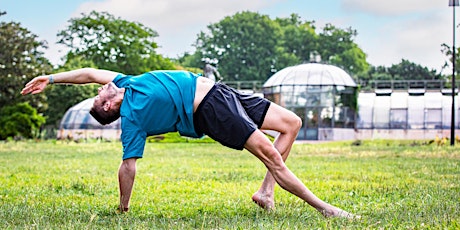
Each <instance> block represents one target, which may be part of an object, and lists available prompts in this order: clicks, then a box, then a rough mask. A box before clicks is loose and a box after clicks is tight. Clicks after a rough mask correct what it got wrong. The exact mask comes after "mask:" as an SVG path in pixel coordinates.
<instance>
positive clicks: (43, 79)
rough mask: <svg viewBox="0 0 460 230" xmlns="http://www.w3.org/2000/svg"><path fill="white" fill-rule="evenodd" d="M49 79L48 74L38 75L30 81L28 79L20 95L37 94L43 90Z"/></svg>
mask: <svg viewBox="0 0 460 230" xmlns="http://www.w3.org/2000/svg"><path fill="white" fill-rule="evenodd" d="M48 83H49V79H48V76H39V77H36V78H34V79H32V80H31V81H29V82H28V83H27V84H26V86H25V87H24V88H23V89H22V90H21V94H22V95H26V94H29V93H30V94H37V93H41V92H43V90H44V89H45V88H46V85H48Z"/></svg>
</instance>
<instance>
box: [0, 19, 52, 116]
mask: <svg viewBox="0 0 460 230" xmlns="http://www.w3.org/2000/svg"><path fill="white" fill-rule="evenodd" d="M4 14H6V13H4V12H3V13H1V12H0V17H1V16H2V15H4ZM46 45H47V44H46V42H45V41H38V40H37V35H35V34H33V33H31V32H30V31H29V30H27V29H26V28H23V27H22V26H21V24H20V23H17V22H3V21H2V22H0V47H1V48H0V49H1V51H0V108H3V107H4V106H10V105H14V104H17V103H20V102H25V101H28V102H30V104H31V105H32V106H33V107H35V108H38V110H39V111H44V110H45V109H46V101H45V99H46V97H45V95H34V96H25V97H24V96H21V94H20V92H21V89H22V88H23V87H24V85H25V84H26V82H28V81H29V80H30V79H32V78H33V77H35V76H37V75H42V74H46V73H49V72H50V71H51V65H50V63H49V61H48V60H47V59H46V58H45V57H44V56H43V52H42V50H44V49H46V48H47V46H46Z"/></svg>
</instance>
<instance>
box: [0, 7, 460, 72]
mask: <svg viewBox="0 0 460 230" xmlns="http://www.w3.org/2000/svg"><path fill="white" fill-rule="evenodd" d="M448 3H449V0H386V1H382V0H323V1H319V0H317V1H313V0H250V1H248V0H193V1H192V0H129V1H127V0H97V1H96V0H93V1H89V0H68V1H63V0H0V11H6V12H7V15H5V16H2V17H1V19H0V20H1V21H16V22H20V23H21V24H22V26H23V27H26V28H27V29H29V30H30V31H31V32H32V33H34V34H36V35H38V36H39V38H40V39H41V40H46V41H48V43H49V47H50V48H49V49H48V50H47V51H46V53H45V56H46V57H47V58H49V59H50V60H51V61H52V62H53V63H54V64H57V63H59V60H60V58H61V57H62V56H63V55H64V53H65V51H62V48H63V47H59V46H58V45H56V44H55V42H56V34H57V32H58V31H59V30H62V29H65V28H66V26H67V25H68V20H69V19H70V18H72V17H79V16H80V14H81V13H82V12H85V13H88V12H90V11H92V10H97V11H107V12H109V13H111V14H113V15H115V16H116V17H121V18H123V19H126V20H129V21H137V22H140V23H142V24H144V25H145V26H148V27H150V28H152V29H154V30H155V31H157V32H158V33H159V37H158V38H157V39H156V42H157V43H158V45H159V46H160V48H159V49H158V52H159V53H161V54H163V55H164V56H167V57H177V56H179V55H181V54H183V53H184V52H187V51H193V47H192V43H193V42H194V41H195V40H196V38H197V34H198V33H199V32H200V31H206V26H207V25H209V24H211V23H216V22H219V21H220V20H221V19H223V18H224V17H225V16H231V15H233V14H235V13H237V12H241V11H254V12H258V13H260V14H267V15H269V16H270V17H271V18H272V19H275V18H276V17H288V16H289V15H290V14H292V13H296V14H298V15H300V16H301V18H302V20H308V21H315V25H316V26H317V27H318V28H319V29H318V31H320V30H321V28H322V27H323V26H324V24H325V23H331V24H333V25H334V26H337V27H339V28H348V27H351V28H352V29H355V30H357V32H358V36H357V37H356V38H355V42H356V43H357V44H358V45H359V47H360V48H361V49H362V50H363V51H364V52H365V53H366V54H367V60H368V62H369V63H370V64H372V65H374V66H378V65H384V66H390V65H392V64H397V63H399V62H400V61H401V59H407V60H409V61H412V62H415V63H417V64H420V65H422V66H426V67H428V68H430V69H436V70H441V67H442V66H443V64H444V62H445V61H446V60H447V58H446V57H445V56H444V55H443V54H442V53H441V44H443V43H447V44H448V45H449V46H451V45H452V42H453V38H452V37H453V31H452V30H453V22H452V19H453V16H452V15H453V14H452V7H449V6H448ZM459 9H460V8H458V7H457V11H459V12H458V13H456V15H457V16H458V15H460V10H459ZM456 21H457V24H458V23H459V22H460V20H459V18H458V17H456ZM457 40H458V39H457ZM456 46H457V47H458V45H456ZM447 72H448V71H447Z"/></svg>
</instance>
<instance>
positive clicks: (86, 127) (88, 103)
mask: <svg viewBox="0 0 460 230" xmlns="http://www.w3.org/2000/svg"><path fill="white" fill-rule="evenodd" d="M93 103H94V97H93V98H88V99H86V100H84V101H82V102H80V103H78V104H76V105H74V106H72V107H71V108H70V109H68V110H67V111H66V113H65V114H64V116H63V117H62V120H61V124H60V126H59V132H58V139H66V138H67V139H81V138H103V139H118V138H119V136H120V133H121V131H120V127H121V122H120V119H117V120H116V121H114V122H112V123H110V124H108V125H101V124H99V122H98V121H96V119H94V118H93V117H92V116H91V114H89V111H90V110H91V107H92V106H93Z"/></svg>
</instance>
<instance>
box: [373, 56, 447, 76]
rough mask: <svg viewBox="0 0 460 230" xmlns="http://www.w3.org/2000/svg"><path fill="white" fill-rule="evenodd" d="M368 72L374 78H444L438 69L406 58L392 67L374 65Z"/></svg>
mask: <svg viewBox="0 0 460 230" xmlns="http://www.w3.org/2000/svg"><path fill="white" fill-rule="evenodd" d="M368 74H369V78H370V79H373V80H443V76H442V75H441V74H438V73H436V70H434V69H432V70H429V69H428V68H427V67H423V66H421V65H418V64H415V63H413V62H410V61H408V60H405V59H402V60H401V62H400V63H398V64H394V65H392V66H390V67H384V66H378V67H372V68H371V69H370V70H369V73H368Z"/></svg>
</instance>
